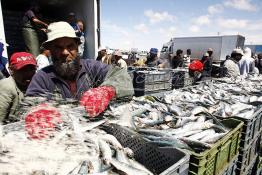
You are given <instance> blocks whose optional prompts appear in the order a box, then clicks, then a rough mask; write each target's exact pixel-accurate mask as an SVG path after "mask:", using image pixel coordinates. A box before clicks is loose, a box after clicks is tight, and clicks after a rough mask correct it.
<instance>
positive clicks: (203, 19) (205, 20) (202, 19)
mask: <svg viewBox="0 0 262 175" xmlns="http://www.w3.org/2000/svg"><path fill="white" fill-rule="evenodd" d="M194 23H195V24H196V25H199V26H201V25H208V24H210V23H211V21H210V19H209V15H202V16H199V17H198V18H196V19H195V20H194Z"/></svg>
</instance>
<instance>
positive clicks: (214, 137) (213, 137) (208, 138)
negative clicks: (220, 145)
mask: <svg viewBox="0 0 262 175" xmlns="http://www.w3.org/2000/svg"><path fill="white" fill-rule="evenodd" d="M226 134H227V133H214V134H212V135H207V136H205V137H204V138H202V139H201V140H200V141H201V142H205V143H210V144H213V143H215V142H217V141H218V140H219V139H221V138H222V137H224V136H225V135H226Z"/></svg>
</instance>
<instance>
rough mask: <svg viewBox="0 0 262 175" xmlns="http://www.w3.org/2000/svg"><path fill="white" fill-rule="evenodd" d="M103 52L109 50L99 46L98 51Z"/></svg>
mask: <svg viewBox="0 0 262 175" xmlns="http://www.w3.org/2000/svg"><path fill="white" fill-rule="evenodd" d="M101 50H107V49H106V47H104V46H99V48H98V51H101Z"/></svg>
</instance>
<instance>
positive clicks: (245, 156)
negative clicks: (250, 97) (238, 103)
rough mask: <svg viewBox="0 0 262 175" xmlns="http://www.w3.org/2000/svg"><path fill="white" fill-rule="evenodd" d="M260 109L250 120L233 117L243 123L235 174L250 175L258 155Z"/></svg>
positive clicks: (261, 119)
mask: <svg viewBox="0 0 262 175" xmlns="http://www.w3.org/2000/svg"><path fill="white" fill-rule="evenodd" d="M261 116H262V108H261V109H260V110H258V111H257V112H256V113H255V114H254V115H253V116H252V117H250V119H244V118H240V117H235V118H237V119H239V120H242V121H243V122H244V127H243V131H242V136H241V142H240V151H239V156H238V163H237V170H236V174H243V175H251V174H252V171H253V170H254V168H256V167H254V166H255V163H256V161H257V159H258V155H259V145H260V137H261V131H262V117H261Z"/></svg>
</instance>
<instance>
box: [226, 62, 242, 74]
mask: <svg viewBox="0 0 262 175" xmlns="http://www.w3.org/2000/svg"><path fill="white" fill-rule="evenodd" d="M224 66H225V67H226V68H227V75H228V76H230V77H237V76H240V69H239V67H238V64H237V63H236V62H234V61H233V60H231V59H228V60H226V61H225V63H224Z"/></svg>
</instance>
